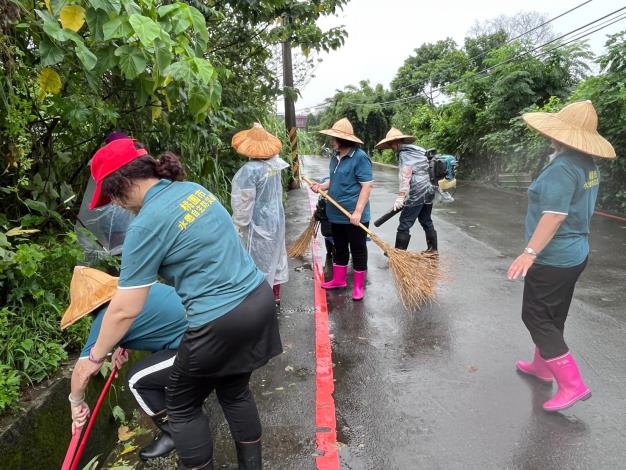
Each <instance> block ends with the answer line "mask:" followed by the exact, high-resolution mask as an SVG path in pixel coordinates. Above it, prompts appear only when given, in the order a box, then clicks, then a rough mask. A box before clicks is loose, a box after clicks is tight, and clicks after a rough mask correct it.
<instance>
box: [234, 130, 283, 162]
mask: <svg viewBox="0 0 626 470" xmlns="http://www.w3.org/2000/svg"><path fill="white" fill-rule="evenodd" d="M231 144H232V146H233V148H234V149H235V151H236V152H237V153H239V154H241V155H243V156H245V157H248V158H260V159H266V158H272V157H273V156H274V155H277V154H278V152H280V149H281V148H282V147H283V143H282V142H281V141H280V139H279V138H278V137H276V136H275V135H272V134H270V133H269V132H267V131H266V130H265V129H263V126H262V125H261V124H259V123H258V122H255V123H254V125H253V126H252V128H251V129H247V130H245V131H240V132H237V133H236V134H235V135H234V136H233V139H232V141H231Z"/></svg>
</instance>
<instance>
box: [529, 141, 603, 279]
mask: <svg viewBox="0 0 626 470" xmlns="http://www.w3.org/2000/svg"><path fill="white" fill-rule="evenodd" d="M599 184H600V173H599V171H598V167H597V165H596V164H595V162H594V161H593V158H591V157H590V156H588V155H585V154H582V153H579V152H576V151H575V150H568V151H566V152H563V153H561V154H559V155H557V156H556V157H555V158H554V160H552V162H550V163H549V164H548V165H546V166H545V168H544V169H543V171H542V172H541V174H540V175H539V177H538V178H537V179H536V180H535V181H533V183H532V184H531V185H530V187H529V188H528V212H527V214H526V241H527V242H528V240H530V237H531V236H532V234H533V232H534V231H535V228H536V227H537V224H538V223H539V219H540V218H541V216H542V215H543V214H544V213H555V214H564V215H567V218H566V219H565V221H564V222H563V223H562V224H561V226H560V227H559V230H558V231H557V232H556V234H555V235H554V238H553V239H552V240H551V241H550V243H548V245H547V246H546V247H545V248H544V249H543V251H541V253H539V255H538V256H537V260H536V263H537V264H544V265H548V266H556V267H571V266H577V265H579V264H580V263H582V262H583V261H584V260H585V258H587V256H588V255H589V240H588V234H589V224H590V221H591V216H592V215H593V212H594V210H595V206H596V198H597V196H598V185H599Z"/></svg>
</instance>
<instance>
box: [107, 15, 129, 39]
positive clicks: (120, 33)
mask: <svg viewBox="0 0 626 470" xmlns="http://www.w3.org/2000/svg"><path fill="white" fill-rule="evenodd" d="M102 32H103V34H104V40H105V41H109V40H111V39H117V38H127V37H128V36H129V35H130V34H132V32H133V28H132V27H131V25H130V24H129V22H128V17H127V16H116V17H115V18H113V19H112V20H109V21H107V22H106V23H104V25H102Z"/></svg>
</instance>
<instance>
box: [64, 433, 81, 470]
mask: <svg viewBox="0 0 626 470" xmlns="http://www.w3.org/2000/svg"><path fill="white" fill-rule="evenodd" d="M82 432H83V427H82V426H81V427H80V428H78V429H77V430H76V432H75V433H74V434H73V435H72V440H71V441H70V445H69V447H68V448H67V452H66V453H65V459H64V460H63V465H62V466H61V470H70V465H72V460H73V459H74V455H75V454H76V447H78V442H79V441H80V435H81V434H82Z"/></svg>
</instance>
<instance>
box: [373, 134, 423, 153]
mask: <svg viewBox="0 0 626 470" xmlns="http://www.w3.org/2000/svg"><path fill="white" fill-rule="evenodd" d="M397 140H401V141H402V143H403V144H412V143H413V142H415V137H413V136H412V135H399V136H397V137H390V138H388V139H383V140H381V141H380V142H378V143H377V144H376V145H374V148H375V149H379V150H383V149H388V148H390V146H391V143H392V142H395V141H397Z"/></svg>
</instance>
